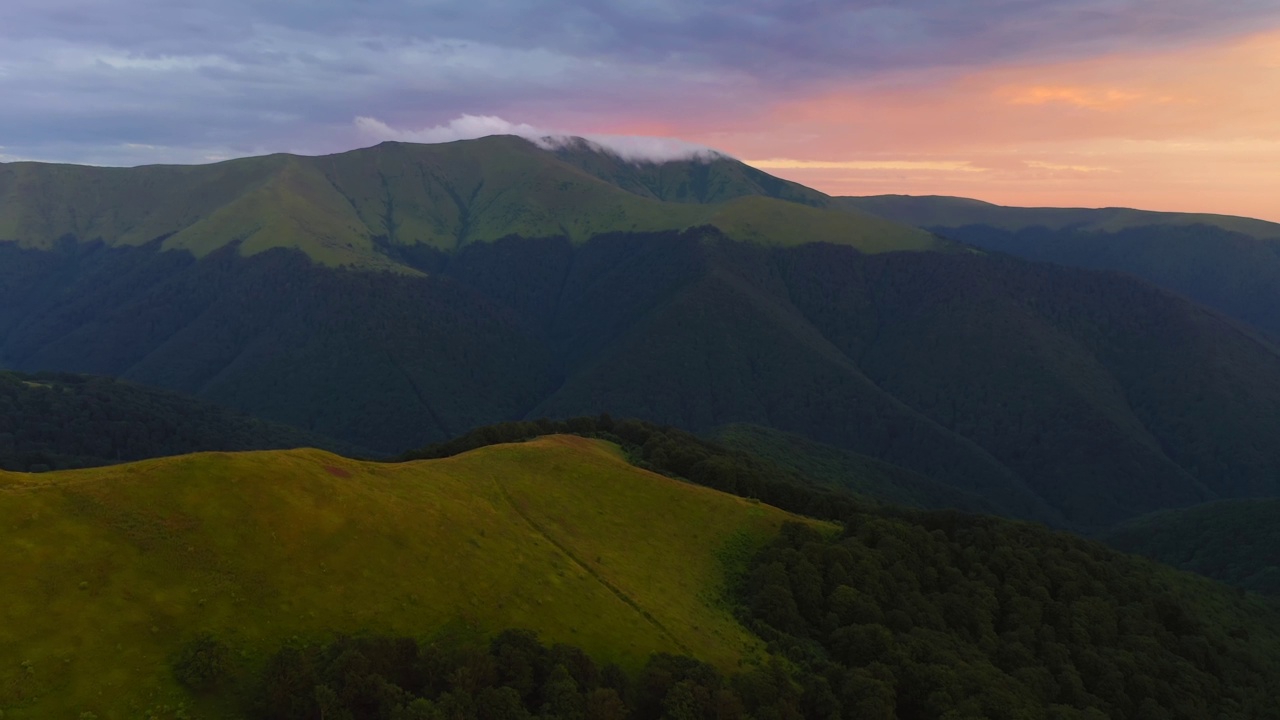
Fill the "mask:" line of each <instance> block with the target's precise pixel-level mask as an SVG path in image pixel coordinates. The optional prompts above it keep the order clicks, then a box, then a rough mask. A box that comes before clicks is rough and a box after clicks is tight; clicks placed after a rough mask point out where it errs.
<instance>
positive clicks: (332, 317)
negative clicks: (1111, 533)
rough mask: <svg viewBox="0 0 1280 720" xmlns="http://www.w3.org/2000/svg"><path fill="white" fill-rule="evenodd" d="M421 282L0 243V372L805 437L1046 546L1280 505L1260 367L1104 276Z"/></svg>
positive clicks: (548, 261) (305, 424)
mask: <svg viewBox="0 0 1280 720" xmlns="http://www.w3.org/2000/svg"><path fill="white" fill-rule="evenodd" d="M796 207H802V206H798V205H797V206H796ZM433 262H434V265H432V266H431V272H430V274H429V275H428V276H426V277H423V276H414V275H410V274H406V273H387V274H378V273H369V272H348V271H342V270H338V269H331V268H325V267H322V266H318V265H316V264H314V263H312V262H310V261H309V260H308V259H307V258H306V257H304V256H302V255H301V254H298V253H291V252H287V251H284V250H274V251H271V252H265V253H260V254H258V255H254V256H251V257H247V258H246V257H243V256H241V255H240V254H239V253H237V252H235V251H234V249H232V248H225V249H223V250H221V251H218V252H215V253H212V254H210V255H209V256H207V257H205V258H203V259H200V260H196V259H195V258H193V257H191V256H190V255H188V254H185V253H172V252H158V251H157V250H156V249H155V248H153V247H147V248H107V247H104V246H101V245H85V246H75V247H73V248H69V249H64V250H63V251H62V252H48V251H38V250H31V249H21V248H17V247H14V246H12V245H8V246H6V245H0V348H2V350H0V351H2V352H3V355H4V356H5V357H6V358H7V359H8V362H9V363H10V365H11V366H13V367H16V368H22V369H41V368H47V369H59V370H67V371H75V372H88V373H94V374H103V375H114V376H121V377H125V378H128V379H131V380H134V381H138V382H144V383H146V384H149V385H155V386H161V387H167V388H170V389H174V390H177V391H180V392H184V393H188V394H192V395H196V396H199V397H201V398H204V399H208V400H212V401H215V402H217V403H220V404H223V405H227V406H230V407H234V408H237V409H239V410H241V411H244V412H248V413H250V414H253V415H256V416H259V417H264V418H270V419H272V420H276V421H280V422H285V423H288V424H290V425H293V426H296V427H300V428H304V429H306V430H308V431H311V432H317V433H320V434H323V435H327V436H331V437H336V438H340V439H342V440H345V441H347V442H351V443H353V444H356V445H359V446H361V447H370V448H373V449H374V450H378V451H381V452H386V453H395V452H400V451H403V450H404V449H406V448H408V447H413V446H417V445H421V444H423V443H426V442H430V441H433V440H438V439H443V438H446V437H450V436H453V435H456V434H458V433H460V432H464V431H465V430H467V429H468V428H472V427H476V426H479V425H485V424H488V423H492V422H498V421H504V420H517V419H521V418H536V417H540V416H544V415H547V416H553V417H554V416H560V417H569V416H575V415H582V414H596V413H599V412H604V411H608V412H614V413H617V414H619V415H623V416H630V417H640V418H644V419H648V420H653V421H658V422H662V423H666V424H671V425H677V426H680V427H684V428H688V429H691V430H695V431H709V430H713V429H715V428H718V427H722V426H724V425H726V424H729V423H735V422H741V423H751V424H755V425H761V426H766V427H770V428H774V429H777V430H782V431H785V432H790V433H795V434H799V435H803V436H805V437H807V438H809V439H811V440H814V441H818V442H821V443H824V444H827V445H831V446H835V447H837V448H841V449H843V450H847V451H852V452H854V453H858V454H861V455H866V456H869V457H872V458H875V459H877V460H881V461H884V462H888V463H890V464H892V465H895V466H898V467H900V468H903V469H905V470H909V471H911V472H914V473H918V474H920V475H923V476H925V477H928V478H930V479H932V480H934V481H937V482H940V483H942V484H944V485H946V486H948V487H949V488H951V489H953V490H955V491H958V492H961V493H967V494H970V495H976V496H978V497H981V498H982V499H983V500H984V501H986V502H988V503H990V507H991V508H992V509H994V510H998V511H999V512H1000V513H1002V514H1006V515H1012V516H1016V517H1026V518H1035V519H1040V520H1044V521H1046V522H1050V523H1054V524H1060V525H1069V526H1078V527H1089V528H1098V527H1102V526H1106V525H1109V524H1111V523H1113V522H1116V521H1119V520H1123V519H1126V518H1129V517H1133V516H1136V515H1140V514H1144V513H1147V512H1151V511H1154V510H1158V509H1162V508H1167V507H1178V506H1185V505H1192V504H1197V503H1201V502H1206V501H1210V500H1215V499H1220V498H1229V497H1251V496H1262V495H1270V494H1275V493H1277V492H1280V487H1277V478H1280V449H1277V448H1276V447H1275V444H1274V443H1273V442H1272V438H1273V437H1274V436H1275V435H1276V433H1277V432H1280V427H1277V422H1280V420H1278V419H1280V355H1278V354H1277V352H1276V350H1275V348H1274V346H1272V345H1270V344H1268V343H1267V342H1265V341H1263V340H1261V339H1259V338H1258V337H1256V336H1254V335H1252V334H1250V332H1248V331H1247V330H1244V329H1242V328H1241V327H1239V326H1238V325H1236V324H1233V323H1231V322H1228V321H1227V320H1225V319H1224V318H1221V317H1220V316H1218V315H1216V314H1214V313H1211V312H1209V311H1206V310H1204V309H1202V308H1200V307H1198V306H1196V305H1194V304H1192V303H1190V302H1188V301H1186V300H1184V299H1181V298H1178V297H1176V296H1173V295H1170V294H1168V293H1165V292H1162V291H1160V290H1158V289H1156V288H1153V287H1151V286H1149V285H1147V284H1145V283H1142V282H1139V281H1136V280H1133V279H1130V278H1126V277H1122V276H1119V275H1114V274H1102V273H1094V272H1088V271H1083V270H1072V269H1066V268H1061V267H1052V266H1048V265H1042V264H1035V263H1028V262H1024V261H1020V260H1017V259H1015V258H1011V257H1007V256H981V255H976V254H945V253H883V254H877V255H867V254H864V253H860V252H857V251H856V250H855V249H853V248H849V247H847V246H838V245H831V244H806V245H801V246H796V247H777V246H772V247H771V246H762V245H760V244H756V243H740V242H735V241H732V240H730V239H727V238H725V237H724V236H723V235H722V234H720V233H718V232H717V231H715V230H714V229H710V228H701V229H697V230H694V231H689V232H685V233H654V234H615V235H608V236H601V237H597V238H594V239H592V240H590V241H588V242H586V243H582V244H574V243H571V242H570V241H569V240H567V239H542V240H533V239H524V238H508V239H505V240H501V241H495V242H493V243H473V244H469V245H466V246H464V247H463V248H462V250H461V251H459V252H456V253H454V254H450V255H440V256H437V257H435V258H434V260H433Z"/></svg>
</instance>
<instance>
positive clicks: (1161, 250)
mask: <svg viewBox="0 0 1280 720" xmlns="http://www.w3.org/2000/svg"><path fill="white" fill-rule="evenodd" d="M834 202H835V204H836V205H838V206H841V207H849V208H853V209H856V210H859V211H861V212H869V213H873V214H876V215H880V216H882V217H884V218H887V219H891V220H896V221H898V222H903V223H908V224H911V225H916V226H919V227H921V228H926V229H929V230H931V231H933V232H936V233H938V234H940V235H943V236H945V237H948V238H951V239H953V240H958V241H960V242H964V243H967V244H970V245H973V246H976V247H979V248H983V249H985V250H996V251H999V252H1005V253H1010V254H1012V255H1017V256H1019V257H1024V258H1027V259H1030V260H1038V261H1045V262H1054V263H1059V264H1063V265H1072V266H1076V267H1084V268H1093V269H1098V270H1117V271H1121V272H1127V273H1131V274H1133V275H1137V276H1138V277H1141V278H1144V279H1146V280H1149V281H1151V282H1154V283H1156V284H1158V285H1161V286H1163V287H1166V288H1169V289H1171V290H1174V291H1175V292H1179V293H1181V294H1183V295H1186V296H1187V297H1189V298H1192V299H1194V300H1196V301H1197V302H1200V303H1203V304H1205V305H1208V306H1209V307H1212V308H1215V309H1218V310H1220V311H1222V312H1224V313H1226V314H1227V315H1230V316H1232V317H1235V318H1237V319H1239V320H1243V321H1245V322H1247V323H1250V324H1253V325H1255V326H1256V327H1258V328H1261V329H1263V330H1266V331H1267V332H1269V333H1271V334H1272V335H1273V336H1280V224H1276V223H1270V222H1266V221H1262V220H1253V219H1250V218H1242V217H1232V216H1227V215H1203V214H1202V215H1197V214H1189V213H1157V212H1144V211H1140V210H1129V209H1126V208H1103V209H1099V210H1084V209H1069V208H1016V207H1001V206H999V205H991V204H989V203H984V202H979V201H977V200H967V199H964V198H949V197H911V196H904V195H884V196H877V197H851V198H838V199H836V200H835V201H834Z"/></svg>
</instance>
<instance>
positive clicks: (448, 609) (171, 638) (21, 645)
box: [0, 436, 793, 720]
mask: <svg viewBox="0 0 1280 720" xmlns="http://www.w3.org/2000/svg"><path fill="white" fill-rule="evenodd" d="M790 517H793V516H789V515H787V514H786V513H783V512H781V511H778V510H775V509H773V508H770V507H768V506H763V505H760V504H753V503H750V502H748V501H746V500H742V499H740V498H734V497H731V496H728V495H723V494H720V493H717V492H715V491H712V490H708V489H705V488H699V487H696V486H692V485H688V484H685V483H682V482H679V481H676V480H671V479H669V478H665V477H662V476H658V475H654V474H652V473H649V472H646V471H642V470H639V469H636V468H634V467H632V466H631V465H628V464H627V462H626V461H625V460H624V459H623V458H622V457H621V456H620V454H619V452H618V450H617V448H616V447H613V446H610V445H608V444H605V443H601V442H597V441H589V440H584V439H581V438H574V437H563V436H553V437H545V438H542V439H539V440H536V441H532V442H529V443H523V444H516V445H499V446H492V447H487V448H484V449H481V450H477V451H475V452H471V453H467V454H464V455H460V456H457V457H453V458H449V459H444V460H435V461H420V462H413V463H405V464H399V465H383V464H369V463H361V462H357V461H353V460H348V459H345V458H341V457H338V456H335V455H331V454H327V453H324V452H321V451H317V450H291V451H271V452H257V453H241V454H200V455H192V456H184V457H179V458H168V459H161V460H151V461H145V462H141V463H134V464H130V465H122V466H115V467H111V468H102V469H91V470H78V471H69V472H57V473H48V474H42V475H38V476H28V475H20V474H12V473H5V474H0V526H3V527H5V528H6V543H5V545H4V549H3V551H2V553H3V557H2V558H0V560H2V563H3V566H4V567H5V577H6V580H5V582H4V583H3V586H2V587H0V607H2V608H3V610H2V611H0V612H2V613H3V615H2V617H3V620H4V622H3V623H0V648H3V650H2V651H0V656H2V657H3V662H0V708H3V709H4V712H5V717H6V718H28V717H30V718H36V717H76V716H78V715H79V714H80V713H82V712H93V713H96V714H97V716H98V717H101V718H104V720H106V719H107V718H117V717H137V716H140V715H144V714H145V711H146V710H147V709H148V708H159V707H160V706H162V705H169V706H170V707H176V705H177V703H178V702H180V701H181V700H182V699H183V698H184V694H183V693H182V692H180V691H179V689H178V687H177V686H176V684H175V681H174V680H173V678H172V677H171V675H170V671H169V666H168V662H169V658H170V657H171V656H172V655H173V654H174V653H175V652H177V651H178V650H179V649H180V648H182V647H183V646H184V644H186V643H189V642H191V641H192V640H193V639H194V638H196V637H197V636H199V635H200V634H202V633H211V634H214V635H216V636H217V637H219V638H221V639H222V640H223V641H224V642H226V643H227V644H228V645H229V646H230V647H231V648H232V650H233V652H234V653H235V656H236V664H237V665H238V666H241V667H243V668H245V669H246V671H255V669H256V668H257V667H258V665H259V664H260V663H261V662H262V661H263V660H264V659H265V657H266V655H267V654H269V653H271V652H274V651H275V649H277V648H278V647H279V646H280V645H282V644H283V643H285V642H286V641H289V640H290V639H291V638H303V639H306V638H311V639H324V638H327V637H331V636H332V635H333V634H336V633H343V632H361V631H364V632H380V633H385V634H401V635H408V636H415V637H426V636H430V635H432V634H434V633H437V632H439V631H442V630H444V629H446V628H447V627H457V626H459V625H461V626H464V627H467V628H471V631H472V632H480V633H485V632H495V631H497V630H500V629H502V628H506V627H513V626H517V627H525V628H529V629H533V630H535V631H537V632H539V633H540V634H541V636H542V637H544V638H546V639H548V640H549V641H562V642H571V643H573V644H575V645H577V646H580V647H582V648H584V649H585V650H587V651H588V652H590V653H591V654H592V655H593V657H596V658H598V659H599V660H601V661H609V662H617V663H619V664H621V665H622V666H623V667H624V668H628V669H631V670H635V669H637V668H638V666H639V665H640V664H641V663H642V662H643V661H644V660H645V659H646V658H647V657H648V655H649V654H650V653H653V652H657V651H669V652H677V653H684V654H690V655H693V656H696V657H699V658H701V659H703V660H706V661H710V662H712V663H714V664H716V665H718V666H720V667H721V668H723V669H731V668H734V667H736V666H737V663H738V662H739V661H740V660H743V659H744V658H746V657H747V656H748V655H750V654H751V653H752V652H754V651H755V650H754V648H756V647H757V646H758V641H756V640H754V639H753V638H752V637H751V636H750V635H749V634H748V633H747V632H746V630H744V629H743V628H742V627H741V626H739V625H738V624H737V622H736V621H735V620H734V619H733V617H732V616H731V614H730V611H729V609H728V605H727V604H725V601H724V599H723V593H724V591H725V588H724V582H725V578H726V575H725V573H726V571H727V569H728V566H726V565H725V563H726V562H734V561H730V560H728V559H727V558H737V559H738V560H736V562H741V563H745V562H746V558H747V557H749V555H750V554H751V552H752V548H757V547H761V546H762V545H763V543H765V542H767V541H768V540H769V538H771V537H772V536H773V534H774V533H775V532H776V530H777V528H778V527H779V525H780V524H781V523H782V522H783V521H785V520H787V519H788V518H790Z"/></svg>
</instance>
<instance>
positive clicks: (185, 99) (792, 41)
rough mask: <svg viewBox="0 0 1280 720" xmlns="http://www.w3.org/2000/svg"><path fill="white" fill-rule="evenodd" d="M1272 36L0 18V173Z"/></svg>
mask: <svg viewBox="0 0 1280 720" xmlns="http://www.w3.org/2000/svg"><path fill="white" fill-rule="evenodd" d="M1277 22H1280V4H1277V3H1276V2H1275V1H1274V0H1233V2H1231V3H1215V2H1210V1H1209V0H915V1H912V2H896V3H895V2H871V1H870V0H846V1H844V2H836V1H835V0H733V1H732V2H729V1H726V0H702V1H699V0H685V1H684V2H675V1H672V0H647V1H645V2H640V1H639V0H584V1H581V2H572V3H571V2H553V1H547V2H536V3H533V2H525V3H523V4H520V5H513V3H511V2H509V1H501V2H500V1H498V0H468V1H467V2H454V1H448V2H445V1H441V0H363V1H354V2H353V1H350V0H220V1H219V2H216V3H214V2H209V1H208V0H200V1H197V0H115V1H113V2H111V3H103V2H100V1H99V0H38V1H37V0H5V2H4V3H2V4H0V97H3V98H4V109H3V111H0V145H3V146H4V148H5V149H4V150H0V158H3V157H39V158H44V159H54V160H72V161H90V160H91V159H93V158H106V159H108V160H107V161H109V162H115V163H132V162H152V161H157V160H165V159H173V160H184V161H186V160H189V159H191V158H203V157H207V156H221V155H235V154H245V153H250V152H262V151H269V150H293V151H300V152H318V151H329V150H337V149H343V148H345V147H350V146H351V145H353V144H357V143H358V142H360V141H361V140H362V136H361V135H360V133H359V129H358V128H357V127H355V126H354V125H353V122H352V120H353V118H355V117H356V116H371V117H377V118H378V119H379V120H382V121H385V122H386V123H388V124H389V125H391V126H394V127H408V128H420V127H430V126H433V125H439V124H442V123H444V122H446V121H448V120H450V119H451V118H455V117H458V116H459V115H461V114H464V113H470V114H477V115H485V114H489V115H498V114H500V115H502V116H504V117H511V118H517V119H521V120H530V121H537V123H553V124H555V125H556V126H557V127H562V126H563V122H564V119H565V118H570V117H577V118H585V119H589V118H591V117H600V116H606V117H607V116H614V117H617V116H620V115H631V116H634V117H637V118H648V119H653V120H657V121H663V120H668V121H669V120H678V119H680V118H682V117H686V116H687V115H689V114H701V115H709V116H713V117H714V116H715V115H716V113H722V114H723V116H724V117H733V116H734V115H740V114H742V113H746V112H750V111H751V109H752V108H753V107H755V106H757V105H758V104H759V103H761V102H766V101H768V100H770V99H776V98H778V97H780V96H785V95H787V94H790V93H799V92H804V91H806V90H809V89H811V88H812V87H813V86H814V85H815V84H822V83H830V82H839V81H846V80H850V79H854V80H856V79H869V78H875V77H876V76H877V74H880V73H887V72H896V71H900V70H912V69H929V68H939V69H946V70H949V71H954V70H956V69H961V68H967V67H976V66H981V65H984V64H988V63H992V62H1000V61H1008V60H1011V59H1057V58H1064V57H1072V56H1077V55H1083V54H1090V53H1097V52H1104V51H1109V50H1116V49H1133V48H1142V47H1150V46H1158V45H1162V44H1169V43H1177V42H1182V41H1185V40H1187V39H1189V38H1204V37H1212V36H1216V35H1223V34H1227V33H1234V32H1240V31H1243V30H1246V29H1256V28H1259V27H1265V26H1268V25H1274V24H1275V23H1277ZM143 145H145V146H152V149H148V150H146V152H142V151H140V150H139V148H138V146H143ZM131 148H132V149H131ZM157 148H158V149H157Z"/></svg>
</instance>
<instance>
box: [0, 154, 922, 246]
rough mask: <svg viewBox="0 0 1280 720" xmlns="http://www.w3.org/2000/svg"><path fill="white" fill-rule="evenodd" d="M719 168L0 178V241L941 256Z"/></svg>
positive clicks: (454, 159)
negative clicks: (631, 242)
mask: <svg viewBox="0 0 1280 720" xmlns="http://www.w3.org/2000/svg"><path fill="white" fill-rule="evenodd" d="M827 201H828V198H827V197H826V196H825V195H823V194H821V193H819V192H817V191H814V190H810V189H808V188H805V187H803V186H801V185H797V184H795V183H791V182H787V181H785V180H781V179H779V178H776V177H773V176H771V175H768V174H767V173H763V172H760V171H759V170H755V169H753V168H751V167H748V166H747V165H744V164H743V163H740V162H738V161H735V160H731V159H729V158H727V157H723V156H719V157H711V156H707V157H695V158H692V159H689V160H682V161H670V162H664V163H653V162H636V161H632V160H627V159H624V158H623V157H621V156H619V155H617V154H614V153H610V152H608V151H607V150H604V149H603V148H600V147H598V146H595V145H592V144H591V143H589V142H588V141H585V140H581V141H573V142H564V143H558V144H556V145H554V146H549V147H548V148H544V147H540V146H539V145H538V144H536V143H534V142H531V141H529V140H525V139H523V138H519V137H514V136H491V137H487V138H481V139H479V140H466V141H458V142H452V143H442V144H437V145H415V144H407V143H395V142H387V143H383V144H381V145H378V146H376V147H372V148H366V149H362V150H354V151H351V152H346V153H340V154H337V155H328V156H322V157H303V156H297V155H283V154H280V155H268V156H263V157H253V158H243V159H238V160H229V161H226V162H221V163H215V164H212V165H198V166H146V167H138V168H99V167H83V166H72V165H47V164H40V163H11V164H4V165H0V241H16V242H17V243H18V244H19V245H22V246H25V247H31V248H39V249H50V248H53V247H54V246H56V245H58V244H59V243H66V242H81V243H83V242H92V241H102V242H103V243H105V244H106V245H108V246H119V245H130V246H137V245H145V244H148V243H151V242H159V243H162V244H163V247H164V248H165V249H184V250H188V251H190V252H191V253H193V254H194V255H196V256H197V257H203V256H205V255H207V254H209V253H210V252H212V251H214V250H216V249H218V248H220V247H223V246H226V245H229V244H239V246H240V250H241V252H242V253H243V254H245V255H253V254H256V253H259V252H262V251H264V250H268V249H271V248H275V247H284V248H294V249H298V250H301V251H302V252H304V253H306V254H307V255H308V256H310V257H311V258H312V259H313V260H314V261H317V262H319V263H321V264H324V265H330V266H342V265H346V266H353V267H359V268H366V269H394V270H402V271H403V270H409V269H410V268H411V266H412V263H411V262H409V261H407V260H406V256H412V255H413V254H414V253H415V252H418V251H421V250H422V249H424V248H428V249H432V250H436V251H443V252H454V251H456V250H457V249H459V248H461V247H462V246H464V245H467V244H469V243H473V242H486V241H492V240H497V239H499V238H503V237H507V236H513V235H515V236H521V237H527V238H533V237H567V238H568V239H570V240H572V241H574V242H585V241H586V240H588V239H590V238H591V237H594V236H596V235H601V234H607V233H616V232H658V231H667V230H684V229H688V228H692V227H697V226H706V225H710V226H715V227H716V228H718V229H719V230H720V231H721V232H723V233H724V234H725V235H727V236H729V237H731V238H733V239H737V240H746V241H751V242H759V243H764V244H770V245H790V244H796V243H802V242H815V241H816V242H830V243H835V244H847V245H852V246H854V247H857V248H859V249H861V250H864V251H882V250H931V249H941V248H944V247H947V243H945V242H943V241H941V240H939V239H938V238H936V237H934V236H933V235H932V234H930V233H928V232H926V231H922V230H919V229H916V228H912V227H909V226H906V225H902V224H899V223H896V222H893V221H889V220H884V219H881V218H878V217H874V216H871V215H868V214H865V213H862V212H858V211H851V212H850V211H844V210H829V209H822V208H820V207H819V206H825V205H827Z"/></svg>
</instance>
